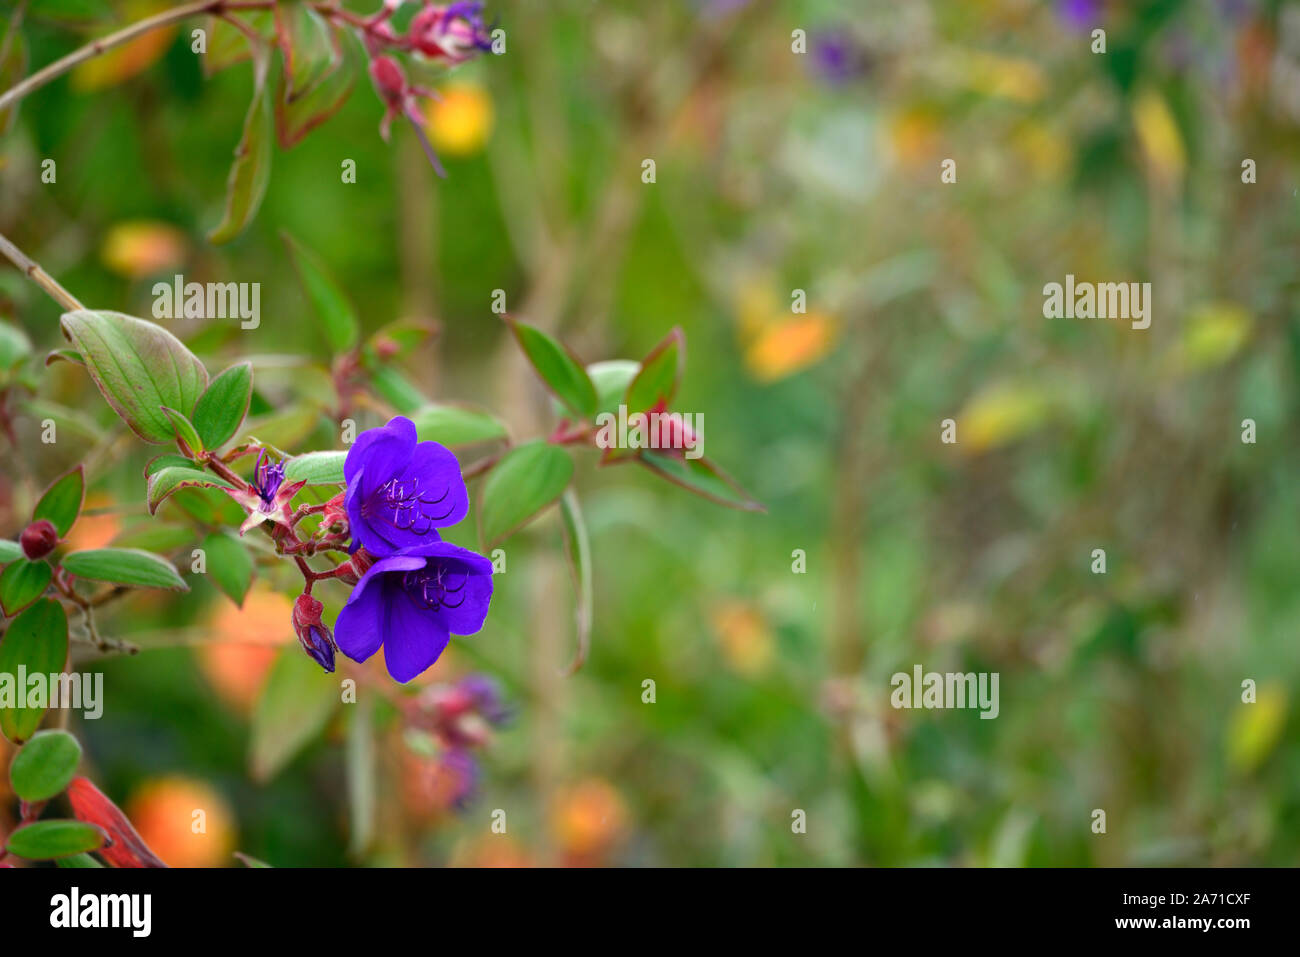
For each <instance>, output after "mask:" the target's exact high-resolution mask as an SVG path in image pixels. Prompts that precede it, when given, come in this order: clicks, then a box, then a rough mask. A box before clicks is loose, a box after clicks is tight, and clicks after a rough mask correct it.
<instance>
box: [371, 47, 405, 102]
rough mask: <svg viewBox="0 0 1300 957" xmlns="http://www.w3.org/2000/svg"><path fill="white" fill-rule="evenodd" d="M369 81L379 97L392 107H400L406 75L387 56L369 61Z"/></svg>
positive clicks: (396, 63)
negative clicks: (372, 82) (372, 83)
mask: <svg viewBox="0 0 1300 957" xmlns="http://www.w3.org/2000/svg"><path fill="white" fill-rule="evenodd" d="M370 79H371V80H373V81H374V84H375V89H376V90H378V91H379V95H380V97H381V98H382V99H383V100H384V101H385V102H386V103H389V104H391V105H393V106H400V105H401V103H402V94H403V93H405V92H406V75H405V74H404V73H402V68H401V66H400V65H399V64H398V62H397V61H396V60H394V59H393V58H392V57H389V56H380V57H375V58H374V59H373V60H371V61H370Z"/></svg>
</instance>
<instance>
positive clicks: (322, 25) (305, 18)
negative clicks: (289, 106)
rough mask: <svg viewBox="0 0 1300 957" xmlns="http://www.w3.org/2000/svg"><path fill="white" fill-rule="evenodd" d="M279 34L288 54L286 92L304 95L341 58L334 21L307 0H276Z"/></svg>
mask: <svg viewBox="0 0 1300 957" xmlns="http://www.w3.org/2000/svg"><path fill="white" fill-rule="evenodd" d="M275 34H276V43H277V44H279V47H280V52H281V55H282V56H283V57H284V67H285V68H284V75H285V87H286V89H285V95H286V98H287V99H288V100H290V101H292V100H294V99H297V98H298V97H300V96H302V95H303V93H305V92H306V91H307V90H309V89H311V88H312V87H313V86H315V85H316V84H317V83H318V82H319V81H320V80H321V79H322V78H323V77H324V76H325V75H326V74H328V73H329V72H330V70H332V69H333V68H334V67H335V66H337V65H338V61H339V50H338V47H337V44H336V42H335V39H334V36H333V33H332V31H331V30H330V25H329V24H328V23H327V22H326V21H325V20H323V19H322V18H321V17H320V16H319V15H318V14H317V13H316V12H315V11H314V10H312V8H311V7H310V6H309V5H308V4H307V3H306V2H303V0H276V4H275Z"/></svg>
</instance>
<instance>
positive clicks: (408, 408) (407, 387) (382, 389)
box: [370, 365, 428, 415]
mask: <svg viewBox="0 0 1300 957" xmlns="http://www.w3.org/2000/svg"><path fill="white" fill-rule="evenodd" d="M370 387H371V388H372V389H374V390H375V392H376V393H378V394H379V395H381V396H383V398H385V399H387V400H388V402H390V403H391V404H392V406H393V408H395V409H396V410H397V411H398V412H400V413H401V414H402V415H410V414H411V413H412V412H414V411H415V410H416V409H418V408H419V407H420V406H422V405H424V404H425V403H427V402H428V399H426V398H425V397H424V394H423V393H422V392H420V390H419V389H417V388H416V387H415V385H413V384H412V382H411V380H410V379H408V378H406V376H404V375H402V373H401V372H399V371H398V370H397V369H396V368H394V367H393V366H391V365H380V366H376V367H375V368H373V369H371V370H370Z"/></svg>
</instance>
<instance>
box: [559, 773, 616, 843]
mask: <svg viewBox="0 0 1300 957" xmlns="http://www.w3.org/2000/svg"><path fill="white" fill-rule="evenodd" d="M626 822H627V808H626V806H625V805H624V803H623V798H622V797H621V796H620V795H619V793H618V791H616V790H615V789H614V786H613V785H611V784H610V783H609V782H608V781H605V780H603V779H601V778H588V779H587V780H585V781H581V782H579V783H578V784H576V785H574V786H573V787H572V788H570V789H569V790H568V791H566V792H564V793H563V794H561V795H560V797H559V799H558V800H557V801H556V804H555V811H554V814H553V816H552V821H551V825H552V830H553V832H554V834H555V839H556V841H557V842H558V843H559V845H560V849H561V851H562V852H563V854H564V856H565V858H566V859H567V861H568V862H569V863H571V864H594V863H596V862H597V861H598V859H599V858H600V857H601V856H602V855H603V854H605V853H606V852H607V851H609V850H610V848H611V847H613V845H614V844H615V842H616V841H617V840H618V838H619V837H620V836H621V835H622V833H623V829H624V827H625V826H626Z"/></svg>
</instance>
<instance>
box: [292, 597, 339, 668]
mask: <svg viewBox="0 0 1300 957" xmlns="http://www.w3.org/2000/svg"><path fill="white" fill-rule="evenodd" d="M323 610H324V606H323V605H321V603H320V602H318V601H317V600H316V599H315V598H312V597H311V595H299V596H298V600H297V601H296V602H294V604H293V630H294V633H295V634H297V636H298V642H299V644H301V645H302V650H303V651H305V652H307V654H308V655H310V656H311V659H312V660H313V661H315V662H316V664H318V665H320V666H321V667H322V668H324V669H325V670H326V671H333V670H334V637H333V636H332V635H331V634H330V630H329V629H328V628H326V627H325V624H324V623H323V622H322V621H321V617H320V616H321V612H322V611H323Z"/></svg>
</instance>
